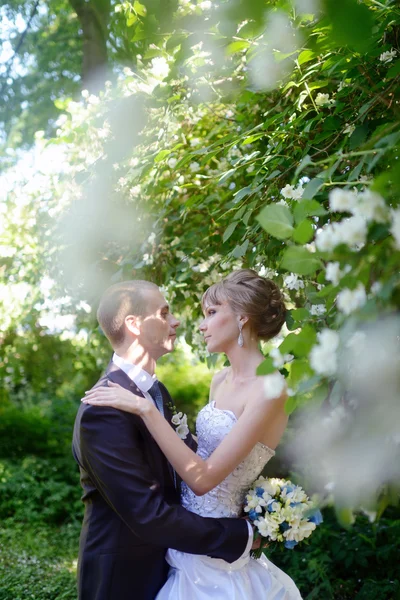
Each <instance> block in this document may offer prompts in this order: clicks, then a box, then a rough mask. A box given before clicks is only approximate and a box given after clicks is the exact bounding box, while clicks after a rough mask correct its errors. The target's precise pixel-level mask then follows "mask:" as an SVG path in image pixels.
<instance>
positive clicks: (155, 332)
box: [138, 289, 179, 360]
mask: <svg viewBox="0 0 400 600" xmlns="http://www.w3.org/2000/svg"><path fill="white" fill-rule="evenodd" d="M145 293H146V306H147V311H146V312H147V316H145V317H141V319H140V325H139V331H140V333H139V335H138V341H139V343H140V344H141V346H142V347H143V348H144V350H145V351H147V352H148V354H149V355H150V356H151V357H152V358H154V359H156V360H157V358H159V357H160V356H163V355H164V354H167V353H168V352H172V350H173V349H174V344H175V340H176V329H177V327H178V326H179V321H178V320H177V319H175V317H174V315H173V314H172V313H171V312H170V310H169V306H168V304H167V302H166V300H165V298H164V296H163V295H162V294H161V292H160V290H156V289H150V290H146V292H145Z"/></svg>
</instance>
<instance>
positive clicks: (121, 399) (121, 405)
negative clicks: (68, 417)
mask: <svg viewBox="0 0 400 600" xmlns="http://www.w3.org/2000/svg"><path fill="white" fill-rule="evenodd" d="M81 402H82V403H83V404H91V405H92V406H111V407H112V408H118V409H119V410H123V411H125V412H130V413H132V414H134V415H139V416H140V417H143V416H144V415H145V414H147V413H148V412H150V411H151V410H152V409H153V408H154V404H153V403H152V402H150V400H148V399H147V398H142V397H141V396H136V395H135V394H133V393H132V392H130V391H129V390H126V389H125V388H123V387H121V386H120V385H118V383H114V382H113V381H109V382H108V386H107V387H97V388H94V389H93V390H90V391H88V392H85V397H84V398H82V399H81Z"/></svg>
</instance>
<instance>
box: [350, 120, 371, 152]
mask: <svg viewBox="0 0 400 600" xmlns="http://www.w3.org/2000/svg"><path fill="white" fill-rule="evenodd" d="M367 135H368V126H367V125H361V126H360V127H356V128H355V130H354V131H353V133H352V134H351V136H350V138H349V147H350V150H354V149H355V148H358V146H361V144H362V143H363V142H365V140H366V139H367Z"/></svg>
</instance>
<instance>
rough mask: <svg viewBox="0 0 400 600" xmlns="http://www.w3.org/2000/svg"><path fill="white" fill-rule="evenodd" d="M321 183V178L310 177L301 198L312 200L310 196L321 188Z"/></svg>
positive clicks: (312, 196)
mask: <svg viewBox="0 0 400 600" xmlns="http://www.w3.org/2000/svg"><path fill="white" fill-rule="evenodd" d="M323 185H324V182H323V181H322V179H319V178H318V177H315V178H314V179H311V181H309V182H308V183H307V185H306V187H305V188H304V192H303V196H302V198H303V199H304V200H312V198H314V196H315V194H316V193H317V192H318V191H319V190H320V189H321V188H322V186H323Z"/></svg>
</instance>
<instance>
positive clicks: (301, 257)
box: [281, 246, 322, 275]
mask: <svg viewBox="0 0 400 600" xmlns="http://www.w3.org/2000/svg"><path fill="white" fill-rule="evenodd" d="M321 266H322V265H321V261H320V260H319V258H317V257H316V256H315V254H311V252H309V251H308V250H306V249H305V248H302V247H301V246H290V247H289V248H287V249H286V250H285V252H284V254H283V258H282V262H281V268H282V269H286V270H287V271H291V272H292V273H297V274H298V275H312V274H313V273H315V271H316V270H317V269H320V268H321Z"/></svg>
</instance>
